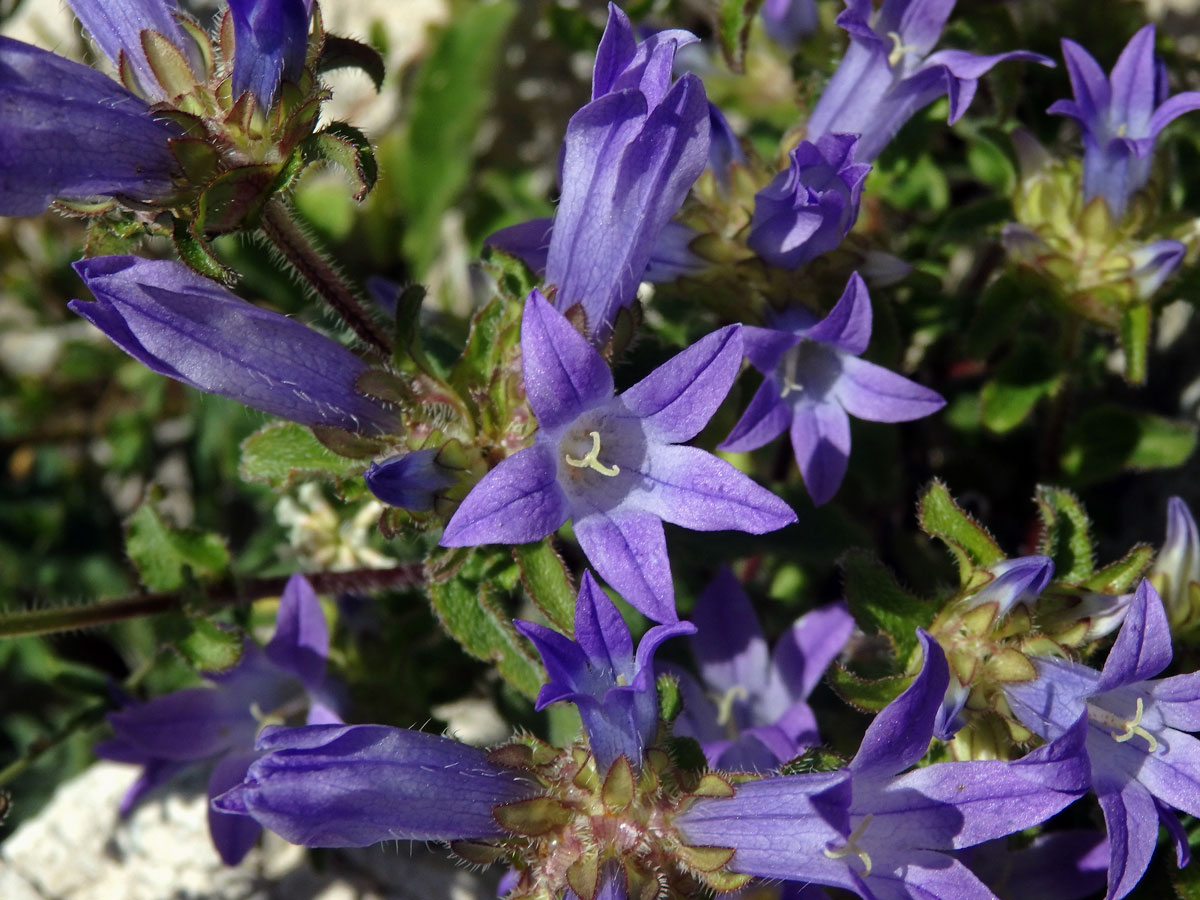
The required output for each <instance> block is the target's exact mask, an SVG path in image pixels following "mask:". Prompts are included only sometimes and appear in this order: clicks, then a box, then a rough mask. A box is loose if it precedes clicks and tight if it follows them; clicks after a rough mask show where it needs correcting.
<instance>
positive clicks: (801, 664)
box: [771, 601, 854, 698]
mask: <svg viewBox="0 0 1200 900" xmlns="http://www.w3.org/2000/svg"><path fill="white" fill-rule="evenodd" d="M853 630H854V617H853V616H852V615H850V612H849V610H847V609H846V605H845V603H842V602H841V601H838V602H835V603H829V604H826V605H825V606H821V607H818V608H817V609H814V610H812V611H811V612H807V613H805V614H804V615H803V616H801V617H800V618H799V619H798V620H797V621H796V623H795V624H794V625H792V627H791V628H789V629H788V630H787V631H786V632H784V634H783V636H782V637H781V638H780V639H779V642H778V643H776V645H775V649H774V650H773V651H772V653H771V662H772V666H773V668H774V669H775V671H777V672H778V673H779V676H780V678H781V679H782V680H783V682H784V683H785V684H786V685H787V686H788V687H789V688H790V690H791V692H792V695H793V696H795V697H801V698H803V697H808V695H809V694H811V693H812V692H813V688H815V687H816V686H817V683H818V682H819V681H820V680H821V678H822V676H824V674H825V670H826V669H827V668H829V664H830V663H831V662H833V661H834V659H836V658H837V655H838V654H839V653H840V652H841V651H842V647H844V646H845V645H846V641H847V640H849V638H850V633H851V632H852V631H853Z"/></svg>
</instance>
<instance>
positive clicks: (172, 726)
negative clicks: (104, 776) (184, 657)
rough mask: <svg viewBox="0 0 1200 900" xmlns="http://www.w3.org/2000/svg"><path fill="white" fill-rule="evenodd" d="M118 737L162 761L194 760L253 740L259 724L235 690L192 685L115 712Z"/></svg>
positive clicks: (112, 720)
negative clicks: (193, 686)
mask: <svg viewBox="0 0 1200 900" xmlns="http://www.w3.org/2000/svg"><path fill="white" fill-rule="evenodd" d="M108 721H109V722H110V723H111V724H112V726H113V730H114V731H115V732H116V734H117V736H118V737H119V738H121V739H122V740H124V741H127V742H128V743H130V744H132V745H133V746H135V747H137V748H138V749H139V750H141V751H142V752H144V753H145V754H147V756H149V757H152V758H156V759H165V760H171V761H175V762H190V761H193V760H200V759H206V758H207V757H210V756H215V755H216V754H218V753H224V752H225V751H226V750H229V749H230V748H233V747H237V746H249V745H250V744H251V743H253V740H254V733H255V732H256V731H257V730H258V723H257V722H256V721H255V719H254V716H252V715H251V714H250V709H249V705H248V703H246V702H244V701H243V700H242V698H241V697H239V696H237V695H236V694H234V693H232V692H229V691H221V690H217V689H214V688H189V689H187V690H183V691H176V692H175V693H173V694H164V695H163V696H161V697H155V698H154V699H153V700H150V701H148V702H146V703H143V704H140V705H139V706H133V707H130V708H128V709H123V710H118V711H116V712H113V713H109V716H108Z"/></svg>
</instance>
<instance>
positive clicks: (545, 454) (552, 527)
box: [438, 444, 571, 547]
mask: <svg viewBox="0 0 1200 900" xmlns="http://www.w3.org/2000/svg"><path fill="white" fill-rule="evenodd" d="M557 478H558V460H557V459H556V458H555V456H554V452H553V451H552V450H551V449H550V448H549V447H548V446H546V445H545V444H534V445H533V446H532V447H527V448H525V449H524V450H520V451H518V452H516V453H514V454H513V455H512V456H510V457H508V458H507V459H504V460H502V461H501V462H500V465H498V466H496V468H494V469H492V470H491V471H490V472H488V473H487V474H486V475H484V476H483V478H482V479H481V480H480V482H479V484H477V485H475V487H474V488H472V490H471V493H469V494H467V496H466V498H465V499H464V500H463V502H462V504H461V505H460V506H459V507H458V509H457V510H456V511H455V513H454V515H453V516H451V517H450V521H449V522H447V523H446V530H445V532H443V534H442V538H441V540H440V541H439V542H438V543H440V544H441V545H442V546H443V547H474V546H476V545H478V544H528V543H530V542H532V541H537V540H541V539H542V538H544V537H545V536H546V535H548V534H552V533H553V532H555V531H557V530H558V529H559V527H560V526H561V525H562V524H563V523H564V522H566V521H567V519H568V517H569V516H570V514H571V511H570V509H569V507H568V505H567V497H566V495H565V494H564V493H563V489H562V488H561V487H559V485H558V481H557Z"/></svg>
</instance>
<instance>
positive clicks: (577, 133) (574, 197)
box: [492, 3, 709, 345]
mask: <svg viewBox="0 0 1200 900" xmlns="http://www.w3.org/2000/svg"><path fill="white" fill-rule="evenodd" d="M695 40H696V37H695V35H693V34H691V33H689V32H686V31H678V30H673V31H661V32H658V33H657V34H654V35H651V36H650V37H648V38H647V39H646V40H644V41H642V42H640V43H639V42H638V41H637V40H636V38H635V36H634V33H633V26H632V25H631V24H630V22H629V19H628V18H627V17H626V15H625V13H623V12H622V11H621V10H620V9H619V8H617V6H616V5H615V4H611V3H610V4H609V8H608V27H607V28H605V30H604V37H603V38H602V39H601V41H600V46H599V48H598V49H597V51H596V64H595V68H594V70H593V74H592V100H591V102H590V103H588V104H587V105H586V106H584V107H582V108H581V109H580V110H579V111H578V112H577V113H575V115H574V116H572V117H571V121H570V122H569V123H568V124H567V133H566V137H565V138H564V139H563V150H562V157H561V159H562V166H561V171H560V177H559V180H560V182H561V194H560V197H559V202H558V211H557V212H556V213H555V216H554V219H553V222H549V221H547V220H536V221H534V222H527V223H524V224H523V225H519V226H516V227H515V228H514V229H506V230H505V231H504V232H501V233H499V234H497V235H495V236H493V239H492V242H493V243H495V244H496V245H497V246H500V247H501V248H504V249H508V250H510V251H511V252H516V253H518V255H521V256H523V257H527V258H529V259H530V262H531V264H533V265H534V266H535V268H537V267H538V266H537V263H538V262H540V259H538V257H539V256H540V252H539V251H538V248H539V247H540V246H541V245H543V244H544V242H545V241H546V240H548V242H549V246H548V250H547V252H546V258H545V269H546V276H545V277H546V283H547V284H549V285H553V286H555V287H556V288H557V293H556V294H555V295H554V305H555V307H556V308H557V309H559V310H560V311H566V310H568V309H570V308H571V307H573V306H576V305H579V306H580V307H582V309H583V311H584V313H585V314H586V316H587V323H588V332H589V336H590V338H591V340H592V342H593V343H595V344H597V345H599V344H603V343H604V342H605V341H606V340H607V339H608V338H609V336H610V334H611V332H612V327H613V322H614V319H615V318H616V315H617V313H618V311H619V310H621V309H622V308H623V307H627V306H629V305H630V304H632V303H633V301H634V299H635V297H636V295H637V286H638V283H639V282H640V281H641V280H642V279H643V277H644V273H645V271H646V267H647V265H648V264H649V263H650V261H651V257H652V255H653V252H654V249H655V245H656V243H657V242H658V240H659V236H660V234H661V232H662V231H663V229H664V228H665V227H666V225H667V222H668V221H669V220H670V218H671V216H672V215H674V214H675V212H676V211H677V210H678V209H679V207H680V206H681V205H682V203H683V200H684V197H686V196H687V192H688V190H689V189H690V188H691V186H692V184H693V182H695V180H696V179H697V178H698V177H699V176H700V173H701V172H703V171H704V167H705V165H706V164H707V161H708V145H709V106H708V100H707V98H706V97H705V94H704V87H703V85H702V84H701V83H700V80H699V79H698V78H697V77H696V76H695V75H690V74H689V75H684V76H683V77H681V78H679V79H677V80H675V81H674V82H673V81H672V75H671V67H672V65H673V63H674V59H675V52H676V50H678V49H679V48H680V47H682V46H685V45H687V44H690V43H693V42H694V41H695Z"/></svg>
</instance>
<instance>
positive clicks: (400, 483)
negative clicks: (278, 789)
mask: <svg viewBox="0 0 1200 900" xmlns="http://www.w3.org/2000/svg"><path fill="white" fill-rule="evenodd" d="M437 454H438V451H437V450H436V449H434V448H427V449H425V450H415V451H413V452H412V453H405V454H404V455H403V456H393V457H391V458H390V459H385V460H384V461H383V462H373V463H371V465H369V466H368V467H367V471H366V472H364V473H363V477H364V479H365V480H366V482H367V487H368V488H370V490H371V493H372V494H374V495H375V496H376V497H378V498H379V499H380V500H382V501H383V502H384V503H387V504H388V505H389V506H398V507H400V508H402V509H407V510H411V511H413V512H426V511H428V510H430V509H433V501H434V498H435V497H436V496H437V494H438V492H439V491H441V490H443V489H445V488H448V487H450V485H452V484H454V482H455V478H454V476H453V475H451V474H450V473H449V472H448V471H446V470H445V469H444V468H442V467H441V466H439V465H438V463H437Z"/></svg>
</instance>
